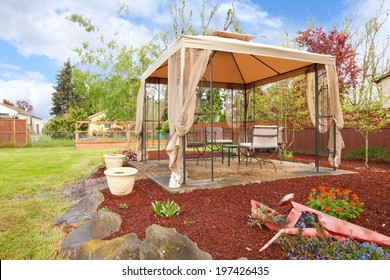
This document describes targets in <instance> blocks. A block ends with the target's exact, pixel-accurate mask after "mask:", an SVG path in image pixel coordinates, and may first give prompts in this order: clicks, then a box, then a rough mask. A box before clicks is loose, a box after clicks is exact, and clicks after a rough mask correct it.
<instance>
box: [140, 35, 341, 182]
mask: <svg viewBox="0 0 390 280" xmlns="http://www.w3.org/2000/svg"><path fill="white" fill-rule="evenodd" d="M253 38H254V37H253V36H251V35H245V34H237V33H230V32H225V31H214V32H213V33H211V34H210V35H209V36H181V37H180V38H179V39H177V40H176V42H175V43H174V44H173V45H172V46H171V47H170V48H168V49H167V50H166V51H165V52H164V53H163V54H162V55H161V56H160V57H159V58H158V59H157V60H156V61H155V62H154V63H153V64H152V65H151V66H150V67H149V68H148V69H147V70H146V71H145V72H144V73H143V75H142V76H141V88H140V90H139V93H138V102H137V120H136V121H137V124H136V134H137V140H138V142H137V153H138V159H139V160H143V159H144V158H145V157H146V150H145V149H144V146H145V143H144V140H145V137H144V136H143V132H145V129H144V125H143V124H144V122H143V120H144V116H143V113H144V110H145V109H144V103H145V91H146V87H145V84H146V83H166V84H167V85H168V120H169V123H170V141H169V143H168V145H167V152H168V154H169V156H170V168H171V170H172V172H173V177H174V179H175V180H177V182H178V184H177V185H178V186H179V185H180V184H181V183H182V182H183V179H184V180H185V176H183V160H182V159H183V156H184V151H185V150H184V149H185V141H184V137H185V135H186V133H187V132H188V131H189V129H190V128H191V126H192V124H193V121H194V111H195V104H196V95H195V89H196V87H197V86H198V84H199V82H200V81H202V83H203V84H204V83H207V84H208V85H209V86H210V87H217V88H237V89H244V90H246V89H249V88H253V87H256V86H260V85H264V84H268V83H272V82H276V81H279V80H283V79H286V78H291V77H295V76H298V75H302V74H307V85H308V86H307V93H308V105H309V110H310V113H311V118H312V122H313V124H314V125H315V126H316V128H317V131H318V132H322V133H323V132H326V131H328V130H329V129H330V128H331V127H332V126H333V123H335V124H336V126H337V130H336V133H337V138H336V139H337V141H334V140H333V139H334V135H333V133H330V134H331V135H330V142H332V143H330V142H329V145H331V147H332V146H334V147H336V150H337V151H336V161H334V159H335V158H334V157H333V154H334V153H331V156H332V162H333V163H335V164H336V165H338V163H339V162H340V153H341V149H342V147H343V143H342V138H341V134H340V133H339V129H342V127H343V115H342V111H341V105H340V100H339V92H338V81H337V72H336V66H335V57H333V56H329V55H320V54H315V53H309V52H304V51H298V50H293V49H287V48H282V47H276V46H270V45H263V44H258V43H253V42H250V40H251V39H253ZM318 69H326V73H327V79H326V80H327V83H328V84H327V86H328V91H327V92H328V97H327V98H328V99H329V104H330V105H329V109H330V114H331V116H332V117H333V120H331V121H325V120H321V119H319V118H318V114H319V112H318V98H316V96H317V94H318ZM315 74H316V75H315ZM316 105H317V106H316ZM330 131H331V132H332V131H333V129H331V130H330ZM333 142H335V143H334V144H335V145H334V144H333ZM316 162H317V161H316ZM184 173H185V171H184ZM183 177H184V178H183Z"/></svg>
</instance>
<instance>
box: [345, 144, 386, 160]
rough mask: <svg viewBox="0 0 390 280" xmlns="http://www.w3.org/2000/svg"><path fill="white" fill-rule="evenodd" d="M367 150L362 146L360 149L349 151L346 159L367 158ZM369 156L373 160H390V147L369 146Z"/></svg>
mask: <svg viewBox="0 0 390 280" xmlns="http://www.w3.org/2000/svg"><path fill="white" fill-rule="evenodd" d="M365 157H366V150H365V148H361V149H359V150H355V151H351V152H348V153H347V155H346V159H359V160H365ZM368 158H369V160H372V161H390V148H382V147H369V148H368Z"/></svg>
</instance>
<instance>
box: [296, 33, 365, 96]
mask: <svg viewBox="0 0 390 280" xmlns="http://www.w3.org/2000/svg"><path fill="white" fill-rule="evenodd" d="M295 42H296V43H297V44H298V45H299V46H300V47H304V48H305V49H306V50H307V51H309V52H314V53H320V54H329V55H333V56H335V57H336V68H337V74H338V77H339V91H340V95H342V94H344V93H348V91H349V90H353V89H356V87H357V83H358V76H359V74H360V73H361V71H362V70H361V68H360V67H359V66H358V63H357V57H356V51H355V48H354V46H352V44H351V42H350V34H349V32H348V30H344V31H341V32H340V31H338V30H337V29H336V27H334V28H333V29H332V30H331V31H330V32H328V33H326V32H325V31H324V30H323V28H322V27H317V28H315V29H314V28H312V27H309V28H308V29H306V30H304V31H298V33H297V37H296V38H295Z"/></svg>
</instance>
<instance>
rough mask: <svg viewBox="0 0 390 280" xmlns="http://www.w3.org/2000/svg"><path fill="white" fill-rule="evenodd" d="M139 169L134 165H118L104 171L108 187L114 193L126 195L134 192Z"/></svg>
mask: <svg viewBox="0 0 390 280" xmlns="http://www.w3.org/2000/svg"><path fill="white" fill-rule="evenodd" d="M137 173H138V170H137V169H135V168H132V167H116V168H110V169H107V170H105V171H104V174H105V175H106V177H107V183H108V188H109V189H110V192H111V193H112V194H114V195H126V194H129V193H131V192H132V190H133V187H134V183H135V176H136V175H137Z"/></svg>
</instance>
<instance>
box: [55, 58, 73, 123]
mask: <svg viewBox="0 0 390 280" xmlns="http://www.w3.org/2000/svg"><path fill="white" fill-rule="evenodd" d="M72 71H73V66H71V65H70V60H68V61H66V62H65V63H64V67H63V68H62V70H61V71H60V73H59V74H57V77H56V80H57V86H54V87H53V88H54V89H55V92H54V93H53V94H52V99H51V100H52V103H53V106H52V108H51V111H50V114H51V115H53V116H63V115H64V114H65V113H66V111H68V109H69V108H71V107H73V106H77V105H78V104H79V101H80V98H79V96H77V95H76V94H75V93H74V91H73V89H74V86H73V83H72Z"/></svg>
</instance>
